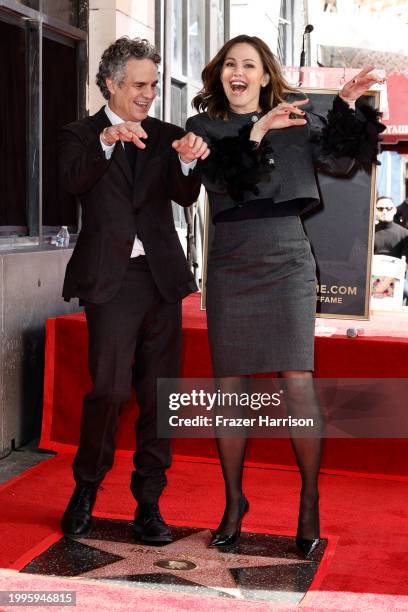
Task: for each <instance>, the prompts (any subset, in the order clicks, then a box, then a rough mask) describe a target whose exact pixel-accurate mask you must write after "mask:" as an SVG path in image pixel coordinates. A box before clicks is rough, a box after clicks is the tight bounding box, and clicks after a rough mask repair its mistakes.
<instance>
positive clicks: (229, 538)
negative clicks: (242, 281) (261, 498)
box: [208, 496, 249, 548]
mask: <svg viewBox="0 0 408 612" xmlns="http://www.w3.org/2000/svg"><path fill="white" fill-rule="evenodd" d="M240 503H241V509H240V513H239V520H238V525H237V528H236V530H235V531H234V533H230V534H223V533H218V532H215V533H214V535H213V537H212V540H211V542H210V543H209V545H208V547H209V548H228V547H229V546H234V544H236V543H237V542H238V540H239V537H240V535H241V525H242V520H243V518H244V516H245V515H246V513H247V512H248V510H249V502H248V500H247V498H246V497H245V496H242V498H241V502H240Z"/></svg>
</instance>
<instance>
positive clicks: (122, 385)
mask: <svg viewBox="0 0 408 612" xmlns="http://www.w3.org/2000/svg"><path fill="white" fill-rule="evenodd" d="M159 61H160V56H159V55H158V53H157V52H156V50H155V49H154V47H153V46H152V45H151V44H150V43H149V42H148V41H146V40H142V39H133V40H131V39H128V38H126V37H124V38H120V39H118V40H117V41H116V42H115V43H113V44H112V45H110V47H109V48H108V49H106V51H105V52H104V53H103V55H102V58H101V61H100V64H99V72H98V75H97V84H98V86H99V88H100V89H101V92H102V94H103V96H104V97H105V98H106V99H107V101H108V102H107V104H106V106H105V107H103V108H101V110H100V111H99V112H98V113H96V115H93V116H91V117H86V118H85V119H82V120H80V121H77V122H75V123H71V124H70V125H67V126H65V127H64V128H63V130H62V136H61V142H60V160H59V161H60V180H61V185H62V187H63V188H64V189H66V190H67V191H69V192H70V193H73V194H76V195H77V196H78V197H79V199H80V203H81V206H82V229H81V232H80V234H79V237H78V241H77V244H76V246H75V249H74V252H73V254H72V257H71V259H70V261H69V263H68V266H67V270H66V275H65V282H64V289H63V296H64V298H65V299H67V300H69V299H70V298H72V297H79V298H80V302H81V303H82V304H83V305H84V306H85V313H86V320H87V325H88V332H89V370H90V375H91V379H92V383H93V388H92V390H91V392H90V393H89V394H88V395H87V396H86V397H85V399H84V405H83V412H82V420H81V433H80V442H79V447H78V451H77V453H76V456H75V459H74V462H73V473H74V479H75V482H76V487H75V490H74V493H73V495H72V497H71V499H70V501H69V504H68V507H67V509H66V511H65V513H64V516H63V518H62V529H63V531H64V533H65V534H66V535H70V536H82V535H84V534H86V533H87V532H89V530H90V528H91V514H92V509H93V506H94V504H95V499H96V494H97V490H98V485H99V484H100V483H101V481H102V480H103V478H104V476H105V474H106V472H107V471H108V470H109V469H110V468H111V467H112V464H113V459H114V450H115V441H114V438H115V431H116V428H117V419H118V416H119V413H120V410H121V407H122V405H123V404H124V402H125V401H126V400H127V399H128V398H129V396H130V390H131V384H132V379H133V382H134V384H135V388H136V394H137V399H138V403H139V406H140V415H139V418H138V421H137V424H136V452H135V454H134V472H133V473H132V478H131V491H132V493H133V495H134V497H135V499H136V500H137V502H138V506H137V511H136V514H135V521H134V531H135V534H136V536H137V537H138V538H139V539H141V540H142V541H144V542H150V543H162V542H170V541H171V539H172V536H171V531H170V529H169V527H168V525H167V524H166V523H165V522H164V520H163V518H162V516H161V514H160V511H159V507H158V500H159V497H160V494H161V492H162V490H163V488H164V487H165V485H166V475H165V471H166V469H167V468H168V467H169V466H170V463H171V450H170V441H169V440H167V439H158V438H157V434H156V381H157V379H158V378H161V377H163V378H176V377H177V376H178V375H179V366H180V354H181V299H182V298H183V297H185V296H186V295H188V294H189V293H191V292H193V291H196V290H197V287H196V284H195V282H194V279H193V276H192V274H191V272H190V271H189V269H188V267H187V262H186V259H185V256H184V253H183V249H182V247H181V244H180V241H179V239H178V235H177V232H176V230H175V227H174V222H173V214H172V206H171V201H172V200H174V201H175V202H178V203H179V204H181V205H182V206H189V205H190V204H192V203H193V202H194V201H195V200H196V199H197V197H198V194H199V189H200V179H199V176H198V170H197V169H195V165H196V163H197V160H198V159H199V158H202V159H204V158H205V157H206V156H207V155H208V154H209V150H208V149H207V145H206V144H205V143H204V142H203V140H202V139H201V138H200V137H196V136H195V135H194V134H192V133H189V134H185V132H184V131H183V130H182V129H181V128H179V127H177V126H174V125H171V124H169V123H164V122H162V121H159V120H158V119H154V118H152V117H148V116H147V115H148V112H149V109H150V107H151V105H152V103H153V100H154V98H155V97H156V93H157V65H158V63H159Z"/></svg>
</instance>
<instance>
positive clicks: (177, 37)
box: [172, 0, 183, 74]
mask: <svg viewBox="0 0 408 612" xmlns="http://www.w3.org/2000/svg"><path fill="white" fill-rule="evenodd" d="M172 40H173V58H172V73H173V74H183V0H173V16H172Z"/></svg>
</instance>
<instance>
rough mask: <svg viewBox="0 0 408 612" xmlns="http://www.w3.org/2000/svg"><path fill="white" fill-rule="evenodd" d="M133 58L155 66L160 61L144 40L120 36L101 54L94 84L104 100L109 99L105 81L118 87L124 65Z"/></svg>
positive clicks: (150, 45)
mask: <svg viewBox="0 0 408 612" xmlns="http://www.w3.org/2000/svg"><path fill="white" fill-rule="evenodd" d="M133 58H134V59H150V60H152V61H153V62H154V63H155V64H159V63H160V59H161V58H160V54H159V53H158V52H157V51H156V48H155V47H154V46H153V45H152V44H151V43H150V42H149V41H148V40H146V39H145V38H129V37H128V36H122V37H121V38H118V39H117V40H115V42H114V43H112V44H111V45H110V46H109V47H108V48H107V49H106V50H105V51H104V52H103V54H102V57H101V61H100V62H99V70H98V74H97V75H96V84H97V85H98V87H99V89H100V90H101V92H102V95H103V97H104V98H105V99H106V100H109V98H110V92H109V89H108V88H107V86H106V79H108V78H110V79H112V80H113V81H114V82H115V83H116V84H117V85H119V87H120V86H121V85H122V84H123V81H124V73H125V66H126V63H127V62H128V60H130V59H133Z"/></svg>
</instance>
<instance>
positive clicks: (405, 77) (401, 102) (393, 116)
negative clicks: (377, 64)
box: [382, 72, 408, 144]
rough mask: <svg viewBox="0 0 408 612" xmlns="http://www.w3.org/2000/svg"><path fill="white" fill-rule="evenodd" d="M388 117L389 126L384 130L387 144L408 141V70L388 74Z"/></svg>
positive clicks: (385, 119)
mask: <svg viewBox="0 0 408 612" xmlns="http://www.w3.org/2000/svg"><path fill="white" fill-rule="evenodd" d="M387 94H388V117H387V118H385V117H384V118H383V120H382V121H383V123H384V124H385V125H386V126H387V129H386V131H385V132H383V134H382V136H383V142H384V143H385V144H397V143H398V142H399V141H401V140H406V141H408V72H404V73H400V74H398V73H394V74H389V75H387Z"/></svg>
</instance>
